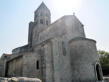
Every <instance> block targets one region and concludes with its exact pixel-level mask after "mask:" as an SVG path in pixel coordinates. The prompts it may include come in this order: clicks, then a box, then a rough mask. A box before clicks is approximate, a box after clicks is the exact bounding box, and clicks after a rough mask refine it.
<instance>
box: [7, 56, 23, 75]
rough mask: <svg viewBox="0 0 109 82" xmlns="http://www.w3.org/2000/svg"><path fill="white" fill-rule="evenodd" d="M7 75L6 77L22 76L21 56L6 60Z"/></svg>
mask: <svg viewBox="0 0 109 82" xmlns="http://www.w3.org/2000/svg"><path fill="white" fill-rule="evenodd" d="M6 69H7V71H6V72H7V73H6V74H7V75H6V76H8V77H12V76H22V72H23V71H22V70H23V58H22V56H18V57H17V58H14V59H12V60H10V61H8V62H7V68H6Z"/></svg>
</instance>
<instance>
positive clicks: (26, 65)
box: [0, 2, 102, 82]
mask: <svg viewBox="0 0 109 82" xmlns="http://www.w3.org/2000/svg"><path fill="white" fill-rule="evenodd" d="M0 77H34V78H39V79H41V80H42V82H101V81H102V71H101V66H100V64H99V58H98V55H97V49H96V41H95V40H92V39H88V38H86V36H85V32H84V25H83V24H82V23H81V22H80V21H79V20H78V18H77V17H76V16H75V15H65V16H63V17H61V18H60V19H58V20H56V21H55V22H54V23H52V24H51V14H50V10H49V9H48V8H47V6H46V5H45V4H44V3H43V2H42V3H41V5H40V6H39V7H38V9H37V10H36V11H35V13H34V21H33V22H30V23H29V34H28V44H27V45H24V46H22V47H18V48H15V49H13V50H12V54H3V55H2V56H1V59H0Z"/></svg>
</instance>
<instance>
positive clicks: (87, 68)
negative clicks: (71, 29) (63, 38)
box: [70, 38, 102, 82]
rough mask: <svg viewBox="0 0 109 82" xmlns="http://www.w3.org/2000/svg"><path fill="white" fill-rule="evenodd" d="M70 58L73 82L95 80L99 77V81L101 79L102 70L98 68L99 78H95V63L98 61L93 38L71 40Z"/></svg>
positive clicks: (92, 81) (91, 81)
mask: <svg viewBox="0 0 109 82" xmlns="http://www.w3.org/2000/svg"><path fill="white" fill-rule="evenodd" d="M70 58H71V59H70V60H71V66H72V72H73V75H72V80H73V82H75V81H76V82H95V81H96V80H97V79H99V78H100V80H99V81H101V80H102V72H101V71H100V70H99V73H98V74H99V78H97V76H98V75H97V70H96V64H97V63H99V58H98V56H97V49H96V45H95V41H94V40H91V39H86V38H75V39H73V40H71V42H70ZM72 60H73V61H72ZM99 67H100V66H99ZM99 69H100V68H99Z"/></svg>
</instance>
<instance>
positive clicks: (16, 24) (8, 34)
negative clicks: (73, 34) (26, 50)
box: [0, 0, 109, 55]
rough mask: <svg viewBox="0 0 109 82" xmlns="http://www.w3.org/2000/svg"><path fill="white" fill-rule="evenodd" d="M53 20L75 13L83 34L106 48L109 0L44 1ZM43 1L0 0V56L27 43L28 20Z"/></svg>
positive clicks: (107, 41) (103, 48)
mask: <svg viewBox="0 0 109 82" xmlns="http://www.w3.org/2000/svg"><path fill="white" fill-rule="evenodd" d="M43 1H44V2H45V4H46V5H47V6H48V8H49V9H50V11H51V18H52V22H54V21H55V20H57V19H58V18H60V17H61V16H64V15H71V14H73V12H75V15H76V16H77V17H78V18H79V19H80V21H81V22H82V23H83V24H84V29H85V32H86V37H87V38H91V39H94V40H96V41H97V49H101V50H106V51H109V23H108V21H109V0H43ZM41 2H42V0H0V55H2V53H11V51H12V49H14V48H16V47H19V46H23V45H25V44H27V41H28V23H29V22H30V21H33V19H34V11H35V10H36V9H37V7H38V6H39V5H40V3H41Z"/></svg>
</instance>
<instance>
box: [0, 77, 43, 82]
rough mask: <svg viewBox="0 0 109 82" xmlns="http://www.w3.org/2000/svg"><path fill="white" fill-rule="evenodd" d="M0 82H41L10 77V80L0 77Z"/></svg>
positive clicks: (33, 79)
mask: <svg viewBox="0 0 109 82" xmlns="http://www.w3.org/2000/svg"><path fill="white" fill-rule="evenodd" d="M0 82H42V81H41V80H40V79H37V78H27V77H12V78H3V77H0Z"/></svg>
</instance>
